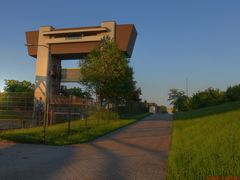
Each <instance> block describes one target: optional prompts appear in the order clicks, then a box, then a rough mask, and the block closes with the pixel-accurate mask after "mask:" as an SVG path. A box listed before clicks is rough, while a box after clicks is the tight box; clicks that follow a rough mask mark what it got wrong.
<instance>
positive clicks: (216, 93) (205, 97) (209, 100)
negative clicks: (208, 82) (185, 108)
mask: <svg viewBox="0 0 240 180" xmlns="http://www.w3.org/2000/svg"><path fill="white" fill-rule="evenodd" d="M223 102H224V92H222V91H220V90H219V89H214V88H211V87H210V88H208V89H206V90H204V91H198V92H197V93H195V94H193V96H192V98H191V107H192V109H198V108H203V107H208V106H214V105H218V104H221V103H223Z"/></svg>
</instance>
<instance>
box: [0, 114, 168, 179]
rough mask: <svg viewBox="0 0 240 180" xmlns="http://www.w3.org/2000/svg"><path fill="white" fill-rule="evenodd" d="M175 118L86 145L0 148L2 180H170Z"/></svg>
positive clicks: (154, 119)
mask: <svg viewBox="0 0 240 180" xmlns="http://www.w3.org/2000/svg"><path fill="white" fill-rule="evenodd" d="M171 119H172V116H171V115H168V114H166V115H161V114H155V115H151V116H149V117H147V118H145V119H144V120H142V121H139V122H137V123H135V124H133V125H130V126H128V127H125V128H121V129H119V130H118V131H115V132H113V133H111V134H108V135H106V136H103V137H101V138H99V139H97V140H95V141H92V142H90V143H86V144H78V145H71V146H61V147H58V146H45V145H31V144H16V143H4V142H0V179H3V180H5V179H6V180H8V179H14V180H15V179H24V180H25V179H29V180H30V179H34V180H38V179H39V180H40V179H41V180H42V179H53V180H66V179H69V180H71V179H72V180H78V179H80V180H82V179H83V180H85V179H86V180H105V179H106V180H111V179H112V180H118V179H119V180H120V179H121V180H122V179H123V180H125V179H126V180H127V179H129V180H135V179H136V180H138V179H140V180H144V179H146V180H155V179H157V180H161V179H166V163H167V155H168V151H169V148H170V142H171V131H172V121H171Z"/></svg>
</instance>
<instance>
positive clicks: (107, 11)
mask: <svg viewBox="0 0 240 180" xmlns="http://www.w3.org/2000/svg"><path fill="white" fill-rule="evenodd" d="M239 9H240V1H234V0H230V1H227V0H225V1H222V0H211V1H210V0H201V1H195V0H191V1H190V0H189V1H187V0H183V1H179V0H175V1H173V0H165V1H161V0H152V1H150V0H149V1H144V0H143V1H138V0H131V1H129V0H121V1H111V0H102V1H98V0H88V1H80V0H79V1H78V0H61V1H59V0H51V1H49V0H41V1H31V0H22V1H18V0H8V1H2V2H1V5H0V23H1V25H0V61H1V64H0V88H1V89H2V88H3V86H4V79H17V80H29V81H31V82H34V71H35V60H34V58H32V57H29V56H28V54H27V51H26V48H25V46H24V43H25V31H30V30H36V29H38V28H39V26H42V25H52V26H54V27H55V28H64V27H80V26H91V25H99V24H100V23H101V21H105V20H115V21H116V22H117V23H119V24H124V23H133V24H135V26H136V29H137V31H138V37H137V41H136V44H135V48H134V52H133V56H132V59H131V66H132V67H133V68H134V71H135V75H134V76H135V79H136V81H137V82H138V86H139V87H141V88H142V93H143V97H142V98H143V99H144V100H145V99H146V100H148V101H152V102H157V103H158V104H166V105H167V104H168V102H167V93H168V90H169V89H171V88H177V89H182V90H185V82H186V78H188V81H189V94H192V93H195V92H196V91H197V90H204V89H206V88H208V87H210V86H212V87H215V88H220V89H222V90H225V89H226V88H227V87H228V86H229V85H234V84H239V77H240V70H239V67H240V10H239ZM64 64H65V65H66V62H65V63H64ZM74 64H75V63H71V62H70V63H69V64H68V65H66V66H73V65H74Z"/></svg>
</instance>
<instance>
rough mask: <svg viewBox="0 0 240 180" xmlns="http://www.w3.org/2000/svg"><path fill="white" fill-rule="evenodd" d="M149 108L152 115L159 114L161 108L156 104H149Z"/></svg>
mask: <svg viewBox="0 0 240 180" xmlns="http://www.w3.org/2000/svg"><path fill="white" fill-rule="evenodd" d="M147 107H148V110H149V112H150V113H154V114H155V113H158V112H159V107H158V105H157V104H156V103H147Z"/></svg>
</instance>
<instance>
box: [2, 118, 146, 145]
mask: <svg viewBox="0 0 240 180" xmlns="http://www.w3.org/2000/svg"><path fill="white" fill-rule="evenodd" d="M148 115H149V113H144V114H138V115H132V116H128V117H125V118H122V119H119V120H108V121H107V120H96V119H88V120H87V122H86V120H76V121H72V122H71V131H70V133H68V123H61V124H56V125H53V126H52V127H48V128H47V130H46V142H45V143H46V144H49V145H66V144H76V143H84V142H88V141H91V140H93V139H96V138H97V137H99V136H102V135H104V134H107V133H109V132H112V131H114V130H116V129H118V128H121V127H123V126H126V125H129V124H131V123H133V122H135V121H137V120H140V119H143V118H144V117H146V116H148ZM86 123H87V124H86ZM86 126H87V128H86ZM0 140H9V141H15V142H22V143H42V142H43V127H37V128H29V129H18V130H7V131H2V132H0Z"/></svg>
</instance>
